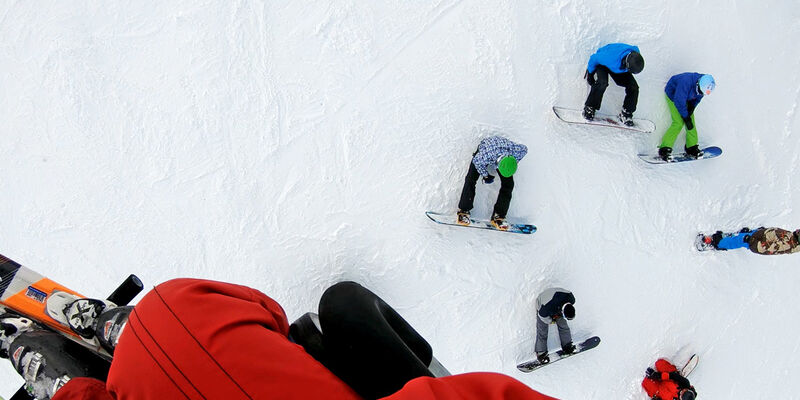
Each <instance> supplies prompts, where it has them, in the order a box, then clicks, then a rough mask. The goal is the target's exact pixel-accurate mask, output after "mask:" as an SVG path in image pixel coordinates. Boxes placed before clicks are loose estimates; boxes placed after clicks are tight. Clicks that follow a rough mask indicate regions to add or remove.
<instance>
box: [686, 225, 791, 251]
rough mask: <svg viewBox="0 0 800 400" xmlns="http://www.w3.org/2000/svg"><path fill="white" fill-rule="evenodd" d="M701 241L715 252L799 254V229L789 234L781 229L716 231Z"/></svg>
mask: <svg viewBox="0 0 800 400" xmlns="http://www.w3.org/2000/svg"><path fill="white" fill-rule="evenodd" d="M702 240H703V241H704V242H705V243H706V244H709V245H711V246H712V247H713V248H714V249H716V250H731V249H738V248H741V247H746V248H748V249H750V251H752V252H753V253H756V254H763V255H772V254H791V253H797V252H800V229H798V230H796V231H794V232H791V231H787V230H785V229H781V228H763V227H762V228H758V229H756V230H754V231H751V230H750V229H748V228H742V229H741V230H740V231H739V232H736V233H723V232H722V231H717V232H716V233H714V234H713V235H711V236H703V238H702Z"/></svg>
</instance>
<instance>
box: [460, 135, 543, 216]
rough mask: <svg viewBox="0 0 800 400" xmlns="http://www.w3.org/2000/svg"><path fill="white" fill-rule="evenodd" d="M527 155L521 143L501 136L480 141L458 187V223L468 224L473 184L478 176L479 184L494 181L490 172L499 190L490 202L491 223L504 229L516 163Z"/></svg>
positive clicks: (473, 198)
mask: <svg viewBox="0 0 800 400" xmlns="http://www.w3.org/2000/svg"><path fill="white" fill-rule="evenodd" d="M526 154H528V148H527V147H526V146H525V145H524V144H518V143H514V142H512V141H510V140H508V139H506V138H504V137H501V136H490V137H488V138H486V139H483V140H481V143H480V144H479V145H478V150H476V151H475V153H473V154H472V162H470V163H469V171H467V176H466V177H465V178H464V188H463V189H462V190H461V199H460V200H459V202H458V224H459V225H469V224H470V220H469V212H470V210H472V205H473V203H474V201H475V185H476V184H477V183H478V178H483V183H486V184H490V183H492V182H494V175H492V174H491V171H497V174H498V175H500V193H498V195H497V202H495V204H494V211H493V213H492V219H491V222H492V225H494V227H495V228H497V229H500V230H508V227H509V225H508V222H506V214H507V213H508V207H509V206H510V205H511V193H512V192H513V191H514V173H515V172H516V171H517V163H518V162H520V161H522V158H523V157H525V155H526Z"/></svg>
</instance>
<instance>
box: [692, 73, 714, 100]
mask: <svg viewBox="0 0 800 400" xmlns="http://www.w3.org/2000/svg"><path fill="white" fill-rule="evenodd" d="M716 86H717V83H716V82H714V77H713V76H711V75H708V74H705V75H703V76H701V77H700V79H699V80H698V81H697V88H698V89H700V93H702V94H704V95H706V96H708V95H709V94H711V92H712V91H714V88H715V87H716Z"/></svg>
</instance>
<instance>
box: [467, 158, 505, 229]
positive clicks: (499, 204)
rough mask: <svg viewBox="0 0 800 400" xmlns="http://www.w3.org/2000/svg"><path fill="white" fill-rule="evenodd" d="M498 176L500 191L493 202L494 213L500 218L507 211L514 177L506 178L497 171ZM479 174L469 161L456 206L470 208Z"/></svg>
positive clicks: (503, 216)
mask: <svg viewBox="0 0 800 400" xmlns="http://www.w3.org/2000/svg"><path fill="white" fill-rule="evenodd" d="M497 176H498V177H499V178H500V193H498V195H497V201H496V202H495V203H494V213H495V214H497V215H499V216H500V217H501V218H505V217H506V214H507V213H508V207H509V206H510V205H511V192H513V191H514V177H513V176H509V177H508V178H506V177H504V176H503V175H500V173H499V172H498V173H497ZM480 177H481V175H480V174H479V173H478V169H477V168H475V164H473V163H472V161H470V163H469V171H468V172H467V176H466V178H464V188H463V189H461V199H460V200H459V201H458V208H459V209H460V210H463V211H469V210H472V205H473V204H472V203H473V202H474V201H475V185H476V184H477V183H478V178H480Z"/></svg>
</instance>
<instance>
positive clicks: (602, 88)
mask: <svg viewBox="0 0 800 400" xmlns="http://www.w3.org/2000/svg"><path fill="white" fill-rule="evenodd" d="M594 77H595V81H594V85H592V88H591V89H590V90H589V97H587V98H586V105H587V106H589V107H592V108H594V109H595V110H599V109H600V104H601V103H602V102H603V94H604V93H605V92H606V88H607V87H608V70H607V69H605V68H603V67H597V69H596V70H595V71H594Z"/></svg>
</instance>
